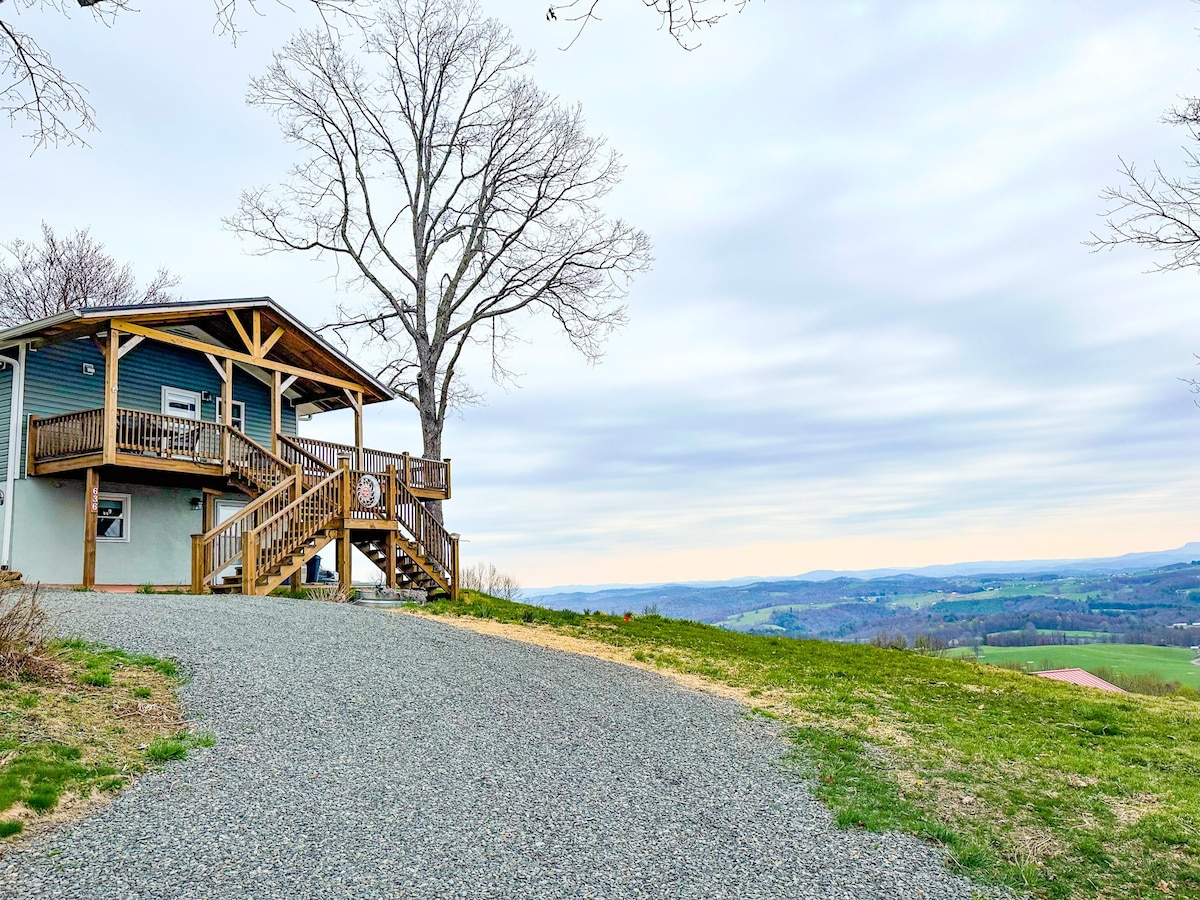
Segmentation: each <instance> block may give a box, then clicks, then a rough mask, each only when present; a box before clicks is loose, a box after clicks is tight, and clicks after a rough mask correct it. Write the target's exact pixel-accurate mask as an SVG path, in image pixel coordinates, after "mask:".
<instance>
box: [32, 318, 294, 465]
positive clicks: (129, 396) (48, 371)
mask: <svg viewBox="0 0 1200 900" xmlns="http://www.w3.org/2000/svg"><path fill="white" fill-rule="evenodd" d="M27 360H28V362H27V363H26V365H27V373H26V387H25V412H26V413H27V414H29V415H36V416H41V417H43V418H44V417H46V416H56V415H60V414H61V413H67V412H75V411H77V410H82V409H96V408H97V407H101V406H103V405H104V356H103V354H102V353H101V352H100V349H99V348H98V347H97V346H96V344H95V343H93V342H92V341H91V340H90V339H84V340H76V341H67V342H65V343H62V344H54V345H51V346H47V347H42V348H40V349H39V350H37V351H36V352H31V353H29V354H28V356H27ZM85 363H90V364H91V365H92V366H93V367H94V368H95V374H93V375H85V374H83V365H84V364H85ZM164 385H168V386H170V387H176V388H184V389H186V390H189V391H198V392H201V393H203V392H205V391H207V392H208V393H210V394H211V395H212V396H213V397H214V400H210V401H206V402H203V403H202V404H201V407H202V408H201V412H200V415H201V417H202V418H203V419H205V420H207V421H209V422H215V421H217V404H216V401H215V398H216V397H218V396H219V395H220V393H221V378H220V376H219V375H218V374H217V371H216V369H214V368H213V367H212V364H211V363H209V361H208V359H207V358H206V357H205V356H204V354H202V353H198V352H196V351H194V350H187V349H185V348H182V347H173V346H171V345H169V344H160V343H158V342H156V341H150V340H146V341H142V342H141V343H140V344H138V345H137V346H136V347H134V348H133V349H132V350H130V351H129V352H128V353H127V354H126V355H125V356H124V357H122V359H121V380H120V385H119V390H118V393H117V403H118V405H120V406H122V407H124V408H126V409H140V410H145V411H147V412H160V411H161V410H162V389H163V386H164ZM233 399H234V400H240V401H242V402H244V403H245V404H246V432H247V434H248V435H249V436H250V437H251V438H252V439H254V440H256V441H258V442H259V443H260V444H264V445H270V443H271V389H270V387H268V386H267V385H266V384H264V383H263V382H262V381H260V380H259V379H257V378H255V377H254V376H253V375H251V374H250V373H248V372H245V371H243V370H242V369H240V368H238V367H236V366H235V367H234V370H233ZM280 419H281V423H280V428H281V430H282V431H283V433H284V434H289V435H294V434H295V433H296V411H295V410H294V409H292V408H290V407H289V406H288V404H287V401H286V400H285V401H284V407H283V410H282V411H281V416H280Z"/></svg>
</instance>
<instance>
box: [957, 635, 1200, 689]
mask: <svg viewBox="0 0 1200 900" xmlns="http://www.w3.org/2000/svg"><path fill="white" fill-rule="evenodd" d="M979 649H980V652H981V656H980V662H985V663H1012V662H1016V663H1020V664H1021V665H1032V666H1039V667H1041V666H1042V665H1043V663H1044V662H1045V661H1047V660H1049V662H1050V663H1051V664H1052V666H1053V668H1056V669H1071V668H1077V669H1086V670H1088V671H1092V670H1094V669H1098V668H1100V667H1101V666H1108V667H1109V668H1112V669H1116V670H1117V671H1119V672H1124V673H1126V674H1130V675H1145V674H1154V675H1158V676H1159V677H1160V678H1163V679H1165V680H1167V681H1178V682H1179V683H1180V684H1185V685H1188V686H1189V687H1194V688H1200V666H1194V665H1192V663H1191V660H1192V659H1193V658H1194V657H1195V654H1194V653H1193V652H1192V651H1191V650H1189V649H1187V648H1186V647H1150V646H1147V645H1145V644H1074V645H1065V646H1053V647H980V648H979Z"/></svg>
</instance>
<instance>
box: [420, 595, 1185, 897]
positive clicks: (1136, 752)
mask: <svg viewBox="0 0 1200 900" xmlns="http://www.w3.org/2000/svg"><path fill="white" fill-rule="evenodd" d="M423 610H424V611H425V612H426V613H433V614H438V615H444V616H448V617H458V616H476V617H480V618H490V619H495V620H499V621H501V622H508V623H512V624H513V625H514V626H528V627H530V629H531V630H530V631H529V632H526V633H527V634H529V635H530V637H529V638H528V639H530V640H535V641H536V640H538V639H539V636H540V635H541V634H542V633H544V632H545V631H546V630H550V631H553V632H556V633H561V634H565V635H569V636H572V637H575V638H579V639H581V640H583V641H587V642H591V643H592V644H594V645H597V646H600V645H603V648H604V649H605V650H606V651H607V652H609V653H616V654H618V655H619V656H624V658H627V659H629V660H630V661H636V662H639V663H641V664H644V665H649V666H652V667H656V668H658V669H660V670H663V671H664V672H678V673H683V674H686V675H692V676H701V677H703V678H706V679H709V680H711V681H713V682H716V683H719V684H722V685H727V686H729V687H732V688H734V689H735V690H737V691H738V692H739V693H740V695H741V696H742V697H744V698H746V699H747V701H748V702H749V703H751V704H758V705H761V709H760V711H761V712H763V714H766V715H771V716H774V717H777V718H780V719H782V720H783V721H785V722H786V723H788V725H789V726H790V728H789V731H788V735H789V736H790V738H791V741H792V745H793V748H794V753H793V755H792V757H790V760H791V763H792V764H794V765H795V766H796V767H797V769H798V771H800V772H801V773H803V774H804V775H806V776H807V777H808V778H809V779H811V783H812V785H813V789H814V792H815V793H816V795H817V796H818V797H820V798H821V799H822V800H823V801H825V802H826V803H827V804H828V805H829V806H830V807H831V809H832V810H833V813H834V816H835V818H836V821H837V822H838V824H839V825H841V826H842V827H852V828H866V829H872V830H883V829H894V830H902V831H908V832H911V833H913V834H916V835H919V836H921V837H923V838H925V839H927V840H932V841H936V842H940V843H942V844H944V845H945V846H946V847H947V849H948V850H949V853H950V864H951V865H952V866H953V867H955V868H957V869H959V870H961V871H963V872H964V873H966V874H968V875H970V876H972V877H974V878H976V879H979V880H981V881H985V882H987V881H991V882H1000V883H1004V884H1007V885H1011V886H1012V887H1014V888H1016V889H1018V890H1019V891H1022V892H1028V893H1030V894H1032V895H1033V896H1035V897H1044V898H1080V900H1082V898H1089V900H1090V898H1106V900H1117V898H1122V900H1124V898H1150V897H1154V898H1158V900H1161V898H1163V897H1165V896H1171V897H1200V702H1197V701H1195V700H1191V699H1187V698H1184V697H1148V696H1142V695H1138V694H1110V693H1105V692H1103V691H1096V690H1091V689H1088V688H1080V687H1076V686H1074V685H1069V684H1063V683H1061V682H1055V681H1049V680H1047V679H1042V678H1036V677H1033V676H1031V675H1026V674H1023V673H1020V672H1014V671H1010V670H1007V669H1001V668H997V667H995V666H989V665H979V664H977V663H975V662H972V661H966V660H954V659H943V658H936V657H932V656H921V655H918V654H916V653H913V652H911V651H902V650H884V649H879V648H875V647H871V646H867V645H860V644H838V643H831V642H826V641H817V640H798V639H792V638H782V637H775V636H765V635H750V634H744V633H738V632H733V631H727V630H724V629H721V628H716V627H713V626H708V625H701V624H699V623H696V622H688V621H681V620H675V619H666V618H662V617H660V616H656V615H647V616H634V617H633V618H632V619H631V621H628V622H626V621H625V620H624V618H623V617H617V616H607V615H601V614H590V615H584V614H581V613H578V612H570V611H561V612H559V611H553V610H548V609H544V608H542V607H536V606H528V605H524V604H519V603H508V602H505V601H502V600H496V599H494V598H489V597H486V596H483V595H477V594H471V593H469V592H465V598H464V599H463V600H461V601H459V602H458V603H450V602H448V601H447V602H441V603H435V604H429V605H428V606H426V607H424V608H423ZM537 629H542V631H538V630H537ZM1042 649H1046V648H1038V650H1039V651H1040V650H1042ZM1073 649H1082V648H1073ZM1151 649H1152V648H1151ZM1110 662H1111V661H1110ZM1185 665H1186V663H1185Z"/></svg>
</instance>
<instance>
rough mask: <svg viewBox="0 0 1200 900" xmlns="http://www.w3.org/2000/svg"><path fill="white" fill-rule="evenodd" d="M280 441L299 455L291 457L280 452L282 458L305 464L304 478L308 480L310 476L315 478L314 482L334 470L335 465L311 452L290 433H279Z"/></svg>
mask: <svg viewBox="0 0 1200 900" xmlns="http://www.w3.org/2000/svg"><path fill="white" fill-rule="evenodd" d="M279 443H280V445H281V446H282V447H285V448H287V450H289V451H291V453H292V454H293V455H294V456H295V457H297V458H296V459H289V458H288V455H287V453H280V454H279V456H280V458H281V459H283V460H284V461H285V462H288V463H291V464H292V465H295V464H296V463H300V465H302V466H304V478H305V481H306V482H307V481H308V479H310V478H311V479H313V482H314V483H315V482H317V481H320V480H321V479H322V478H324V477H325V476H327V475H328V474H329V473H330V472H332V471H333V470H334V467H333V466H331V465H329V464H328V463H327V462H325V460H323V459H321V458H320V457H319V456H314V455H313V454H311V453H309V452H308V451H307V450H305V449H304V448H303V447H302V446H300V444H299V443H298V442H297V441H295V440H293V439H292V437H291V436H290V435H286V434H281V435H279Z"/></svg>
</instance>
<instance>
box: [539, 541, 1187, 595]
mask: <svg viewBox="0 0 1200 900" xmlns="http://www.w3.org/2000/svg"><path fill="white" fill-rule="evenodd" d="M1197 559H1200V542H1198V541H1192V542H1190V543H1187V544H1184V545H1183V546H1182V547H1178V548H1176V549H1174V550H1151V551H1147V552H1144V553H1126V554H1123V555H1122V556H1102V557H1097V558H1094V559H1021V560H987V561H980V562H963V563H950V564H947V565H935V566H915V567H912V568H907V569H905V568H888V569H858V570H849V569H842V570H838V569H816V570H814V571H812V572H805V573H804V574H802V575H768V576H761V575H749V576H745V577H743V578H730V579H726V580H724V581H657V582H650V583H648V584H621V583H610V584H561V585H555V586H553V587H544V588H525V589H524V590H522V592H521V593H522V595H523V596H524V597H525V598H526V599H528V600H537V601H539V602H540V603H544V601H546V600H548V599H550V598H554V597H563V598H565V597H568V596H569V597H571V599H572V600H575V599H576V595H579V594H595V593H600V592H604V593H609V592H618V591H629V592H631V593H634V594H641V593H642V592H644V591H646V590H649V589H652V588H662V587H685V588H719V587H738V586H740V585H747V584H764V583H769V582H772V581H832V580H834V579H835V578H859V579H864V580H870V579H872V578H894V577H896V576H898V575H919V576H924V577H928V578H950V577H954V576H959V575H1033V574H1041V573H1047V574H1048V573H1056V574H1060V575H1111V574H1114V573H1117V572H1141V571H1146V570H1149V569H1157V568H1161V567H1162V566H1170V565H1174V564H1175V563H1186V562H1191V561H1192V560H1197Z"/></svg>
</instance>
